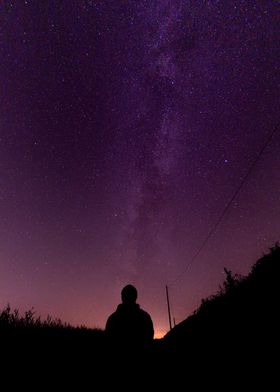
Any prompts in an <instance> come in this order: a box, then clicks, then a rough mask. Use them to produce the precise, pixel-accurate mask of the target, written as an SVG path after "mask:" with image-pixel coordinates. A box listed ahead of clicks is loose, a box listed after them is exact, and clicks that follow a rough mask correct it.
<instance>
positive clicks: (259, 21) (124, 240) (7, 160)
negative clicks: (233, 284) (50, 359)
mask: <svg viewBox="0 0 280 392" xmlns="http://www.w3.org/2000/svg"><path fill="white" fill-rule="evenodd" d="M279 5H280V2H279V1H276V0H273V1H248V0H240V1H231V0H229V1H219V0H209V1H205V0H204V1H201V0H197V1H194V0H172V1H170V0H157V1H156V0H137V1H135V0H127V1H125V0H123V1H121V0H106V1H105V0H104V1H101V0H96V1H94V0H60V1H57V0H41V1H37V0H25V1H24V0H13V1H12V0H0V306H4V305H6V304H7V303H8V302H9V303H10V304H11V305H12V306H13V307H19V308H20V309H22V310H27V309H29V308H31V307H34V308H35V310H36V311H37V314H40V315H42V316H45V315H47V314H51V315H52V316H54V317H59V318H61V319H62V320H64V321H67V322H70V323H72V324H74V325H78V324H84V325H86V326H89V327H96V326H98V327H101V328H103V327H104V326H105V322H106V318H107V317H108V315H109V314H110V313H112V312H113V311H114V309H115V307H116V306H117V304H118V303H119V302H120V291H121V288H122V287H123V286H124V285H125V284H127V283H132V284H134V285H135V286H136V287H137V289H138V294H139V296H138V302H139V304H140V305H141V307H142V308H143V309H145V310H146V311H148V312H149V313H150V314H151V317H152V319H153V321H154V326H155V330H156V336H160V335H162V334H164V333H165V332H166V331H167V330H168V317H167V311H166V298H165V284H168V285H169V286H170V299H171V307H172V317H175V319H176V322H179V321H181V320H183V319H184V318H186V317H187V316H188V315H190V314H191V313H192V312H193V311H194V310H195V309H196V307H197V306H198V305H199V303H200V301H201V299H202V298H203V297H205V296H208V295H210V294H213V293H214V292H215V291H216V290H217V289H218V286H219V284H221V283H222V281H223V279H224V274H223V268H224V267H227V268H229V269H232V270H233V271H234V272H236V273H241V274H245V273H247V272H248V271H249V270H250V268H251V266H252V265H253V263H254V262H255V261H256V259H257V258H258V257H260V256H261V255H262V254H263V252H266V251H267V250H268V248H269V247H270V246H272V245H273V244H274V243H275V241H277V240H279V239H280V136H279V132H278V133H276V134H275V135H274V137H273V139H272V141H271V143H270V144H269V145H268V147H267V148H266V149H265V151H264V153H263V154H262V156H261V159H260V160H259V161H258V163H257V165H256V167H255V168H254V170H253V172H252V174H251V175H250V177H249V178H248V180H247V181H246V183H245V184H244V186H243V187H242V189H241V191H240V193H239V194H238V197H237V198H236V199H235V200H234V202H233V203H232V205H231V207H230V209H229V210H228V211H227V213H226V215H225V217H224V219H223V220H222V222H221V224H220V225H219V226H218V228H217V230H216V231H215V233H214V234H213V236H212V237H211V239H210V240H209V242H208V243H207V244H206V246H205V247H204V248H203V250H202V251H201V253H200V254H199V256H198V257H197V258H196V260H195V262H194V263H192V265H191V266H190V268H188V270H187V271H186V273H185V274H183V275H182V276H181V278H180V279H179V280H178V281H177V282H176V283H175V284H174V283H173V284H172V282H174V280H176V278H177V277H178V276H179V275H180V274H181V273H182V271H183V270H184V269H185V267H186V265H188V263H189V262H190V260H191V258H192V257H193V255H194V254H195V253H196V252H197V250H198V249H199V247H200V245H201V243H202V242H203V241H204V239H205V238H206V236H207V235H208V233H209V231H210V230H211V228H212V227H213V225H214V224H215V222H216V221H217V219H218V217H219V216H220V214H221V212H222V211H223V209H224V208H225V206H226V204H227V203H228V201H229V200H230V198H231V197H232V195H233V194H234V192H235V191H236V189H237V188H238V186H239V185H240V183H241V181H242V179H243V178H244V176H245V175H246V173H247V172H248V169H249V168H250V166H251V165H252V162H253V161H254V160H255V159H256V157H257V155H258V153H259V151H260V150H261V149H262V147H263V145H264V143H265V142H266V140H267V138H268V137H269V135H270V133H271V131H272V129H273V127H275V125H276V124H277V123H278V122H279V120H280V112H279V102H280V100H279V96H280V94H279V93H280V91H279V87H280V74H279V71H280V44H279V37H280V13H279V11H280V7H279Z"/></svg>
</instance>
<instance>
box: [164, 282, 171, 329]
mask: <svg viewBox="0 0 280 392" xmlns="http://www.w3.org/2000/svg"><path fill="white" fill-rule="evenodd" d="M165 289H166V300H167V310H168V319H169V327H170V330H171V329H172V323H171V314H170V303H169V294H168V287H167V285H166V286H165Z"/></svg>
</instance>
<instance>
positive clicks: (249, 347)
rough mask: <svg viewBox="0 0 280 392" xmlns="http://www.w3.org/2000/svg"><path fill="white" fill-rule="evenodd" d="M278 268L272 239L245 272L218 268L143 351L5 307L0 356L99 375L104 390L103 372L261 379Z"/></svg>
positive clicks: (274, 329) (271, 348)
mask: <svg viewBox="0 0 280 392" xmlns="http://www.w3.org/2000/svg"><path fill="white" fill-rule="evenodd" d="M279 270H280V246H279V245H278V244H277V245H275V246H274V247H273V248H272V249H271V250H270V252H269V253H268V254H266V255H264V256H263V257H262V258H260V259H259V260H258V261H257V262H256V264H255V265H254V266H253V267H252V270H251V272H250V273H249V274H248V276H246V277H242V276H238V275H235V274H234V273H232V272H231V271H228V270H227V269H225V275H226V278H225V281H224V282H223V284H222V286H221V287H220V288H219V291H218V292H217V293H216V294H214V295H212V296H211V297H209V298H206V299H204V300H202V302H201V305H200V307H199V308H198V309H197V310H196V311H195V312H194V314H193V315H191V316H190V317H188V318H187V319H186V320H184V321H183V322H182V323H180V324H178V325H177V326H176V327H175V328H173V329H172V330H171V331H170V332H169V333H168V334H167V335H166V336H165V337H164V338H163V339H161V340H156V341H154V345H153V347H151V348H150V350H149V352H147V351H146V352H141V353H140V352H137V353H134V352H133V351H130V352H129V353H128V352H127V351H125V350H119V349H118V351H117V352H116V351H115V350H114V349H112V347H109V346H108V344H107V342H106V339H105V336H104V332H103V331H102V330H93V329H88V328H85V327H78V328H74V327H72V326H70V325H68V324H65V323H62V322H61V321H60V320H54V319H52V318H51V317H48V318H47V319H46V320H41V318H40V317H35V314H34V312H33V310H31V311H27V312H26V313H25V314H23V315H20V314H19V312H18V311H17V310H12V309H11V308H10V307H9V306H7V307H6V308H5V309H3V310H2V311H1V312H0V339H1V353H2V358H5V362H6V364H7V363H10V365H11V366H12V368H15V366H16V365H18V368H21V367H22V366H23V365H26V366H27V365H28V366H29V368H30V367H31V368H32V369H37V373H38V374H40V373H41V374H44V372H46V371H47V372H48V374H49V377H50V376H53V375H55V374H56V375H57V376H58V375H59V376H60V378H61V377H62V375H64V376H63V377H64V381H65V379H67V380H68V381H69V377H70V379H71V377H73V376H74V375H76V376H77V377H78V378H79V379H80V382H82V381H81V380H87V379H90V378H92V377H94V379H95V380H97V379H98V377H99V379H102V380H103V381H102V382H103V384H104V385H103V386H104V389H105V390H106V388H105V386H106V383H107V387H108V388H109V385H110V383H111V381H112V378H110V377H105V378H104V376H103V374H104V371H105V372H106V374H107V375H108V374H111V375H112V377H113V378H114V377H116V380H117V379H118V380H122V377H123V376H124V375H126V376H125V378H127V377H128V375H130V376H131V377H132V376H133V375H134V377H136V378H137V379H138V382H140V381H141V380H143V379H144V378H145V376H146V378H149V379H153V380H154V382H155V385H157V386H158V387H159V385H162V386H163V387H164V386H165V387H166V386H167V384H166V383H167V382H171V384H173V386H174V385H175V384H174V383H175V382H176V381H177V382H179V383H181V381H182V380H184V382H186V380H188V382H192V383H196V384H197V386H198V385H199V384H201V383H203V384H204V385H205V384H207V383H208V385H210V383H211V381H212V383H213V382H214V385H216V386H217V382H218V380H219V381H220V380H221V377H224V376H226V377H227V378H228V380H231V384H233V383H236V382H237V383H238V382H239V381H240V379H241V378H244V377H246V378H247V380H250V382H251V385H253V384H252V382H253V380H254V381H255V382H256V383H257V382H258V381H260V379H261V378H265V380H266V383H267V384H268V383H269V381H271V380H272V379H273V375H275V374H277V373H274V366H275V365H276V364H277V358H278V348H279V331H280V329H279V326H280V324H279V313H280V306H279V291H280V285H279V272H280V271H279ZM9 358H10V359H11V361H12V362H9ZM81 374H82V376H81ZM101 375H102V376H101ZM201 375H203V377H201ZM206 375H207V376H206ZM63 377H62V378H63ZM151 377H152V378H151ZM179 380H180V381H179ZM120 382H121V381H120ZM139 385H140V384H139ZM139 385H138V386H139ZM212 385H213V384H212ZM144 386H145V385H144ZM132 389H133V388H132ZM226 389H227V388H226Z"/></svg>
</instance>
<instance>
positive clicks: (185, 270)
mask: <svg viewBox="0 0 280 392" xmlns="http://www.w3.org/2000/svg"><path fill="white" fill-rule="evenodd" d="M279 125H280V122H279V123H277V124H276V125H275V127H274V128H273V130H272V132H271V133H270V134H269V136H268V138H267V139H266V142H265V144H264V146H263V147H262V149H261V150H260V152H259V153H258V155H257V157H256V158H255V160H254V161H253V163H252V165H251V166H250V167H249V170H248V172H247V173H246V175H245V176H244V177H243V179H242V181H241V183H240V184H239V186H238V188H237V189H236V191H235V192H234V194H233V195H232V197H231V198H230V200H229V201H228V203H227V204H226V206H225V208H224V209H223V211H222V213H221V215H220V216H219V218H218V219H217V221H216V223H215V224H214V226H213V227H212V229H211V230H210V231H209V233H208V235H207V236H206V238H205V239H204V241H203V242H202V244H201V245H200V247H199V248H198V250H197V252H196V253H195V254H194V255H193V257H192V258H191V260H190V261H189V263H188V264H187V265H186V267H185V268H184V269H183V271H182V272H181V273H180V274H179V275H178V276H177V278H176V279H174V280H173V281H172V282H171V283H170V284H169V286H173V285H174V284H175V283H176V282H178V280H180V279H181V278H182V276H183V275H184V274H185V273H186V272H187V271H188V270H189V268H190V266H191V265H192V264H193V263H194V261H195V260H196V259H197V257H198V256H199V254H200V253H201V251H202V250H203V249H204V247H205V245H206V244H207V243H208V241H209V239H210V238H211V237H212V235H213V234H214V233H215V231H216V229H217V227H218V226H219V224H220V223H221V221H222V220H223V218H224V216H225V214H226V213H227V211H228V210H229V208H230V207H231V204H232V203H233V201H234V200H235V199H236V197H237V196H238V194H239V192H240V191H241V189H242V187H243V186H244V184H245V182H246V181H247V179H248V178H249V177H250V175H251V173H252V172H253V170H254V168H255V166H256V164H257V163H258V161H259V159H260V158H261V156H262V154H263V153H264V151H265V149H266V148H267V147H268V145H269V144H270V142H271V140H272V139H273V137H274V135H275V133H276V132H277V131H278V128H279Z"/></svg>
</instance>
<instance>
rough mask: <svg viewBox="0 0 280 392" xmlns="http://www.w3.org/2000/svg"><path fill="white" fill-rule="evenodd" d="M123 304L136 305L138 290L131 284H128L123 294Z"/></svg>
mask: <svg viewBox="0 0 280 392" xmlns="http://www.w3.org/2000/svg"><path fill="white" fill-rule="evenodd" d="M121 296H122V302H123V303H124V304H134V303H135V302H136V299H137V290H136V288H135V287H134V286H132V285H131V284H128V285H127V286H125V287H124V288H123V289H122V292H121Z"/></svg>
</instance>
